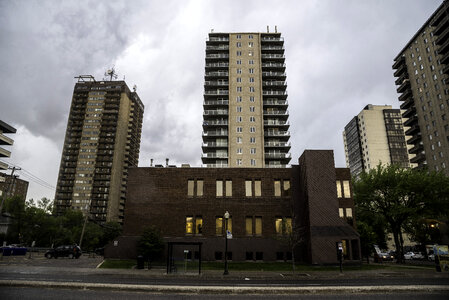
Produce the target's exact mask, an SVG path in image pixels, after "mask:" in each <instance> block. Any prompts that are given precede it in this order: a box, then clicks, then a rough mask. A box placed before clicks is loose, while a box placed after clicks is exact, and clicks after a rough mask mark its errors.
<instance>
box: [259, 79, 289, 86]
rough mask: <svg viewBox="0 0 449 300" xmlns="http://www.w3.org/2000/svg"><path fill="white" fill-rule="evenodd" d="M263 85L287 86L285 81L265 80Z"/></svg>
mask: <svg viewBox="0 0 449 300" xmlns="http://www.w3.org/2000/svg"><path fill="white" fill-rule="evenodd" d="M262 85H263V86H287V83H286V82H285V81H274V80H273V81H263V82H262Z"/></svg>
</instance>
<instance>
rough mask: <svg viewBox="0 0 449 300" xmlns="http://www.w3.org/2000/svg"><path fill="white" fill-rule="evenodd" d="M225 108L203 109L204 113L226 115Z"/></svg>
mask: <svg viewBox="0 0 449 300" xmlns="http://www.w3.org/2000/svg"><path fill="white" fill-rule="evenodd" d="M227 114H228V110H227V109H213V110H205V111H204V115H208V116H214V115H227Z"/></svg>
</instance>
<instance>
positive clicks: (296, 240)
mask: <svg viewBox="0 0 449 300" xmlns="http://www.w3.org/2000/svg"><path fill="white" fill-rule="evenodd" d="M280 230H281V232H280V233H279V235H277V236H276V239H277V240H279V241H281V242H282V243H283V244H285V245H286V246H287V247H288V248H289V249H290V251H291V253H292V270H293V274H295V271H296V269H295V248H296V246H298V245H299V244H301V243H303V242H304V241H305V239H304V236H305V227H299V226H294V225H293V224H292V219H290V220H288V219H287V218H282V221H281V228H280Z"/></svg>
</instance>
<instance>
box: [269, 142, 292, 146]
mask: <svg viewBox="0 0 449 300" xmlns="http://www.w3.org/2000/svg"><path fill="white" fill-rule="evenodd" d="M264 146H265V147H290V142H265V143H264Z"/></svg>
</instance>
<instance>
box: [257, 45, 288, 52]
mask: <svg viewBox="0 0 449 300" xmlns="http://www.w3.org/2000/svg"><path fill="white" fill-rule="evenodd" d="M262 50H269V51H273V50H276V51H281V50H282V51H283V50H284V47H282V46H262Z"/></svg>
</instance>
